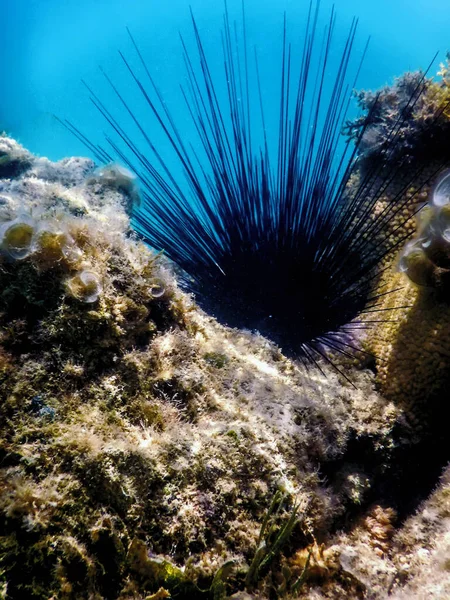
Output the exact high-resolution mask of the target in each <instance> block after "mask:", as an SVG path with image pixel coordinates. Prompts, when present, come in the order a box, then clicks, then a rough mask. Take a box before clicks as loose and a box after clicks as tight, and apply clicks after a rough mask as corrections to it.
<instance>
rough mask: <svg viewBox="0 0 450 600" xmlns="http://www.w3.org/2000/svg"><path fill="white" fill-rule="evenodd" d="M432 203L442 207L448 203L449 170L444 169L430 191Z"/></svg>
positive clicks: (449, 201)
mask: <svg viewBox="0 0 450 600" xmlns="http://www.w3.org/2000/svg"><path fill="white" fill-rule="evenodd" d="M432 198H433V204H434V206H436V207H442V206H445V205H446V204H449V203H450V170H447V171H444V172H443V173H442V175H441V176H440V178H439V179H438V181H437V182H436V184H435V186H434V189H433V192H432Z"/></svg>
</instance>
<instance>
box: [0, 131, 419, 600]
mask: <svg viewBox="0 0 450 600" xmlns="http://www.w3.org/2000/svg"><path fill="white" fill-rule="evenodd" d="M1 139H2V144H3V147H6V148H10V149H11V153H12V155H14V153H16V152H17V147H16V144H15V142H14V141H13V140H10V139H9V138H1ZM27 157H28V159H27V160H29V161H30V166H29V168H28V169H27V170H24V171H22V172H20V173H18V174H17V175H15V176H11V173H9V175H8V178H3V179H0V195H1V197H2V198H5V202H4V204H1V205H0V221H1V227H2V229H1V231H2V246H1V251H0V290H1V291H0V383H1V385H0V420H1V422H2V428H1V432H0V436H1V437H0V457H1V463H0V532H1V533H0V564H1V569H0V586H1V585H2V586H3V589H4V590H5V591H4V594H3V595H4V597H5V598H7V599H16V598H23V597H26V598H30V599H44V598H45V599H48V598H49V597H54V598H64V599H68V600H69V599H77V600H78V599H83V598H86V599H88V598H89V599H94V598H95V599H100V598H108V599H114V598H116V599H120V600H125V599H128V600H131V599H137V598H146V597H148V598H151V597H154V598H164V597H169V595H171V596H170V597H174V598H175V597H176V598H181V599H183V598H187V599H190V598H214V599H217V598H226V597H227V596H232V597H235V598H238V597H241V598H244V597H245V598H255V599H256V598H259V599H263V598H268V597H269V595H270V596H271V597H273V595H274V594H276V596H277V597H280V598H281V597H287V595H288V594H294V592H295V593H297V592H299V593H300V592H301V594H302V597H305V598H316V597H318V596H317V594H318V593H320V590H321V589H323V590H325V591H326V590H329V592H330V594H332V593H334V594H335V595H334V596H329V597H348V598H359V597H362V596H361V594H362V593H363V592H362V590H364V589H365V587H367V586H369V585H371V584H370V582H371V579H370V577H367V578H366V577H365V576H364V574H358V572H357V569H356V568H355V569H354V568H353V567H352V566H351V560H350V558H347V559H345V558H342V560H340V559H339V552H337V550H336V548H338V549H339V548H342V546H343V540H344V538H342V539H340V538H339V535H337V534H336V533H334V532H335V531H336V530H340V528H344V529H345V532H344V533H342V536H344V535H347V536H351V535H352V529H355V531H359V529H358V528H361V527H362V526H361V520H360V519H361V517H360V513H361V512H364V511H368V512H369V513H370V510H371V509H370V506H371V505H372V504H373V502H374V498H377V497H378V496H379V495H380V494H381V495H382V494H383V490H384V482H385V479H386V477H388V476H390V475H389V473H393V474H394V476H396V474H397V473H398V470H399V469H404V468H405V464H407V457H408V452H407V451H408V450H409V448H411V447H413V446H414V444H416V443H417V440H416V437H415V436H416V433H415V432H414V431H412V430H411V427H410V425H409V424H407V423H406V424H405V418H404V417H405V414H404V410H403V408H402V407H401V406H400V405H399V404H396V403H395V402H394V401H393V400H391V399H386V398H384V397H382V396H381V395H380V393H378V392H377V390H376V383H375V375H374V373H373V372H372V371H370V370H368V369H365V368H364V367H363V366H362V365H353V366H349V367H348V370H347V372H346V374H347V376H348V380H346V379H345V378H344V377H342V376H341V375H340V374H339V373H336V372H335V371H334V370H333V368H332V367H331V366H329V365H327V364H326V363H325V362H324V363H323V364H321V369H322V371H320V370H318V369H310V370H305V368H304V367H303V366H302V365H301V364H297V363H296V362H294V361H291V360H288V359H287V358H285V357H284V356H283V355H282V354H281V353H280V351H279V350H278V349H277V348H276V346H275V345H274V344H272V343H270V342H268V341H267V340H266V339H264V338H263V337H261V336H259V335H257V334H252V333H250V332H247V331H238V330H234V329H229V328H225V327H223V326H221V325H219V324H218V323H217V322H216V321H215V320H214V319H212V318H210V317H208V316H207V315H205V313H204V312H202V311H201V310H200V309H199V308H198V307H197V306H196V305H195V303H194V302H193V299H192V298H190V297H189V296H187V295H186V294H184V293H183V292H181V291H180V290H179V288H178V287H177V284H176V280H175V278H174V275H173V274H172V271H171V269H170V266H169V265H168V264H167V262H166V261H165V260H164V258H163V257H162V256H160V255H157V254H155V253H153V252H152V251H151V250H150V249H148V248H147V247H145V246H144V245H143V244H142V243H140V242H139V241H138V240H137V239H135V238H134V237H133V236H132V235H130V231H129V220H128V216H127V214H126V206H127V202H128V201H129V199H128V198H127V197H126V195H127V192H126V191H123V190H122V189H120V186H119V187H117V188H116V187H115V186H110V187H109V188H108V186H104V185H102V186H100V185H93V184H92V180H91V179H90V178H91V177H92V172H93V170H94V165H92V164H91V162H89V161H85V160H84V159H68V160H65V161H60V163H57V164H56V166H54V165H52V163H50V161H47V162H45V161H44V162H45V168H43V164H44V163H43V162H42V161H43V159H39V158H34V157H32V156H31V155H28V154H27ZM56 173H57V175H56ZM46 177H48V179H47V178H46ZM105 225H106V226H105ZM19 226H20V227H19ZM14 227H19V231H17V230H15V229H12V228H14ZM350 381H351V382H352V383H353V385H352V384H351V383H350ZM399 447H401V449H402V451H403V452H404V454H402V455H400V456H402V457H404V458H403V459H402V460H403V462H402V463H399V464H397V459H398V456H399V454H398V448H399ZM405 449H406V450H405ZM380 506H381V499H380ZM394 508H395V507H391V506H384V507H383V509H380V510H378V511H377V510H376V511H375V512H374V513H373V514H372V513H370V514H369V516H370V518H372V519H375V521H376V522H378V521H380V522H383V523H384V524H382V525H380V526H382V527H385V528H386V529H387V530H389V531H388V534H386V539H387V541H386V542H384V541H383V540H384V538H383V536H378V538H377V537H376V535H375V536H374V539H377V540H378V541H377V542H376V544H375V546H376V547H378V548H379V549H381V551H382V552H387V551H388V547H390V546H389V544H390V543H391V540H392V539H393V536H394V531H393V528H394V527H395V520H394V518H393V517H392V518H391V517H390V516H389V515H394V512H395V511H394ZM380 511H381V512H380ZM383 515H384V516H383ZM377 519H378V521H377ZM383 519H384V521H383ZM386 520H387V523H386V522H385V521H386ZM391 521H392V523H393V524H392V523H391ZM373 528H374V529H375V528H376V527H375V525H373ZM331 532H333V534H332V533H331ZM333 536H334V537H333ZM355 536H356V534H355ZM352 539H353V538H352ZM322 544H325V545H324V546H322ZM377 544H378V546H377ZM383 544H385V545H383ZM331 547H333V548H332V549H331V550H330V548H331ZM347 554H348V553H347ZM350 554H351V553H350ZM350 554H348V556H350ZM379 559H380V560H381V561H382V560H383V558H382V557H381V558H380V557H379ZM388 566H389V569H391V566H390V563H389V565H388ZM389 569H388V570H389ZM350 571H352V572H353V571H354V572H353V574H352V573H350ZM24 573H26V576H24ZM373 585H374V590H375V591H376V593H375V591H374V595H373V597H374V598H375V597H376V598H378V597H382V596H380V595H379V594H378V591H377V590H378V589H381V587H380V588H378V587H377V586H378V584H377V583H374V584H373ZM0 589H1V588H0ZM324 593H325V592H324ZM380 593H381V592H380ZM339 594H341V595H340V596H339ZM377 594H378V595H377Z"/></svg>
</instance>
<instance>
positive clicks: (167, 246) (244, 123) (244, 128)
mask: <svg viewBox="0 0 450 600" xmlns="http://www.w3.org/2000/svg"><path fill="white" fill-rule="evenodd" d="M318 8H319V7H318V3H317V4H315V3H313V2H311V4H310V8H309V15H308V18H307V22H306V27H305V32H304V42H303V49H302V51H301V53H300V55H299V56H298V57H297V56H293V53H292V48H291V45H290V44H289V43H288V42H287V35H286V19H284V29H283V40H282V47H281V61H280V87H279V88H278V84H276V86H275V89H276V90H278V89H279V97H280V101H279V108H278V110H279V117H278V135H277V139H278V145H277V147H275V148H273V147H272V145H271V142H270V140H269V139H268V137H269V136H268V135H267V127H266V121H267V115H266V112H267V107H266V102H265V98H264V97H263V96H264V95H263V93H262V91H261V78H260V69H259V64H258V58H257V54H256V51H255V53H254V54H253V53H251V52H250V51H249V48H248V44H247V35H246V23H245V15H244V8H243V9H242V21H241V23H240V26H239V27H238V26H237V25H236V24H235V23H231V22H230V18H229V14H228V10H227V6H226V4H225V13H224V28H223V34H222V41H223V56H224V73H223V76H224V77H225V83H226V92H225V93H224V94H221V93H220V92H219V89H221V86H222V85H223V82H222V83H221V85H220V86H218V85H217V82H216V81H215V77H214V76H213V73H212V72H211V69H210V66H209V63H208V59H207V56H206V52H205V49H204V44H203V42H202V39H201V36H200V33H199V30H198V27H197V23H196V21H195V19H194V17H193V16H192V24H193V32H194V37H195V46H196V52H195V54H196V58H195V59H194V54H193V53H192V52H191V51H190V50H189V49H188V47H187V44H186V43H185V41H184V40H183V39H182V46H183V53H184V59H185V64H186V69H187V78H186V81H187V85H186V86H185V87H182V88H181V89H182V94H183V97H184V101H185V103H186V106H187V108H188V111H189V114H190V117H191V119H192V122H193V124H194V126H195V130H196V133H197V136H198V139H197V140H196V144H197V146H196V149H194V147H193V146H192V145H190V144H188V143H186V141H185V140H184V139H183V136H182V134H181V133H180V131H179V129H178V128H177V125H176V123H175V120H174V118H173V116H172V114H171V112H169V109H168V108H167V105H166V103H165V101H164V99H163V97H162V94H161V93H160V91H159V89H158V87H157V85H156V83H155V81H154V79H153V77H152V75H151V73H150V71H149V69H148V66H147V63H146V62H145V60H144V58H143V56H142V54H141V52H140V50H139V48H138V46H137V44H136V42H135V40H134V38H133V37H132V36H131V33H130V40H131V43H132V45H133V47H134V51H135V52H136V53H137V58H138V60H139V63H140V67H139V69H135V68H133V67H132V66H131V64H130V62H129V60H128V59H127V58H126V57H125V56H124V55H123V54H122V53H120V56H121V59H122V60H123V63H124V65H125V67H126V70H127V72H128V74H129V76H130V78H131V82H132V84H133V85H135V86H136V91H137V92H138V94H140V95H141V98H142V99H143V100H144V102H145V103H146V105H147V108H148V109H149V110H150V112H151V113H152V115H153V116H152V118H156V120H157V122H158V124H159V126H160V127H161V128H162V130H163V132H164V134H165V136H166V137H167V140H168V142H169V143H170V146H171V147H172V150H173V152H174V155H175V157H176V159H177V160H178V161H179V164H180V166H181V167H182V170H183V172H184V177H185V180H184V181H181V180H180V178H178V177H177V176H176V175H175V174H174V172H173V169H171V168H170V167H169V165H168V163H167V161H165V160H164V158H163V157H162V155H161V153H160V151H159V149H158V148H157V147H156V146H155V143H154V141H153V139H152V134H151V133H150V131H149V129H148V128H147V127H146V124H145V123H144V122H142V119H141V118H139V117H138V116H137V113H135V112H134V111H133V109H132V107H131V106H130V104H129V102H127V101H126V100H125V98H124V96H123V95H122V93H121V92H120V90H119V88H118V87H117V86H116V85H115V83H114V82H113V81H112V80H111V79H110V78H109V76H108V75H106V74H105V77H106V79H107V81H108V82H109V84H110V86H111V90H112V91H113V93H114V95H116V96H117V99H118V101H119V104H121V106H122V109H123V110H124V112H125V115H124V116H125V117H126V119H127V120H128V121H130V122H131V123H132V125H133V127H135V128H136V133H137V135H138V136H139V138H140V143H142V140H144V141H145V143H146V145H147V150H146V151H145V152H143V151H141V149H140V146H138V143H137V142H136V141H133V137H132V134H131V133H129V132H128V131H126V130H125V129H124V128H123V127H122V125H121V124H120V118H119V119H117V118H116V117H114V116H113V115H112V113H111V112H110V110H109V109H108V108H107V107H106V105H105V104H104V103H103V102H102V101H101V100H100V98H99V97H98V96H97V95H96V94H95V93H94V92H93V91H92V90H91V89H90V88H88V89H89V92H90V94H91V99H92V101H93V103H94V104H95V106H96V107H97V108H98V110H99V111H100V112H101V113H102V114H103V116H104V117H105V119H106V120H107V121H108V123H109V125H110V126H111V127H112V130H113V132H114V135H115V136H116V137H115V138H113V137H111V136H107V138H106V139H107V141H108V143H109V145H110V147H111V148H112V150H113V153H114V154H115V155H116V156H118V157H120V159H121V160H122V161H123V162H124V163H125V164H126V165H127V166H128V167H129V168H130V169H131V170H133V171H134V172H135V173H136V174H137V176H138V177H139V179H140V183H141V187H142V196H143V202H142V204H141V206H139V207H137V208H136V211H135V215H134V224H135V228H136V229H137V231H138V232H139V233H140V234H141V235H142V236H143V238H144V239H145V240H146V241H147V242H148V243H149V244H150V245H151V246H152V247H154V248H156V249H158V250H163V251H164V252H165V253H166V255H167V256H168V257H169V258H170V259H171V260H173V261H174V262H175V263H176V264H177V265H178V267H179V268H180V269H181V271H182V273H183V275H182V284H184V285H185V287H186V288H187V289H189V290H190V291H192V292H194V294H195V297H196V299H197V301H198V303H199V304H200V305H201V306H202V307H203V308H204V309H205V310H206V311H207V312H208V313H210V314H212V315H214V316H215V317H216V318H217V319H219V320H220V321H221V322H223V323H225V324H227V325H229V326H233V327H239V328H247V329H251V330H258V331H259V332H261V333H262V334H263V335H265V336H267V337H268V338H270V339H271V340H273V341H275V342H276V343H277V344H279V345H280V347H281V348H282V349H283V351H284V352H287V353H288V354H291V355H297V356H299V357H300V358H302V359H303V360H313V361H315V360H316V359H317V358H318V356H319V355H321V356H324V357H325V359H327V356H326V352H325V350H326V349H331V350H333V351H339V352H343V353H347V352H350V353H351V352H352V351H353V350H354V349H355V346H354V341H352V337H351V334H352V332H353V331H354V329H360V328H362V327H364V322H365V319H364V313H365V311H374V310H376V305H377V300H378V296H377V295H376V294H374V292H373V283H374V281H375V279H376V277H377V275H378V272H379V269H380V267H379V265H380V261H381V260H382V259H383V257H384V256H385V255H386V253H387V252H388V251H390V250H392V244H391V246H389V244H387V245H386V243H380V235H381V236H382V233H383V227H384V225H385V224H386V223H387V222H388V221H389V219H391V218H392V216H393V214H396V213H398V212H399V210H400V209H401V207H399V204H398V201H399V198H400V197H401V194H402V193H403V191H405V190H406V189H407V188H408V187H409V185H410V184H411V180H412V178H413V176H415V175H416V174H414V175H411V178H410V179H409V180H406V181H405V182H404V187H403V188H402V190H401V191H400V193H399V194H398V196H397V197H396V198H394V199H393V201H392V203H391V205H389V206H388V207H387V209H385V210H384V211H383V212H382V213H381V214H380V215H378V216H377V217H373V210H372V209H373V207H374V205H375V203H376V202H377V200H378V199H379V198H380V196H381V195H382V194H383V192H384V190H385V189H386V187H387V185H388V184H389V182H391V181H392V180H393V179H394V178H395V176H396V172H398V170H399V169H400V166H399V165H398V164H397V165H396V166H395V168H394V167H390V166H389V164H390V163H389V157H390V152H391V150H392V149H393V148H394V147H395V144H396V142H397V135H398V130H399V129H400V126H401V119H402V117H401V116H400V117H399V120H398V122H397V123H396V124H395V125H394V127H393V128H392V131H391V132H390V133H389V135H388V140H387V143H386V147H385V150H384V156H383V158H382V160H381V161H378V162H377V163H376V165H374V167H373V169H372V170H370V169H369V170H368V171H366V172H365V173H364V175H360V176H358V177H357V176H356V175H355V173H356V163H357V160H356V157H357V152H358V146H359V142H360V140H361V138H362V136H363V135H364V132H365V128H364V127H362V128H361V131H360V135H359V137H358V138H357V139H356V142H353V141H349V140H348V141H347V142H345V143H344V142H343V141H342V138H341V131H342V127H343V124H344V122H345V119H346V116H347V110H348V106H349V103H350V99H351V95H352V89H353V87H354V84H355V81H354V80H352V81H350V82H349V81H348V79H349V72H350V69H349V65H350V60H351V56H352V47H353V45H354V39H355V30H356V25H357V21H356V20H353V22H352V24H351V26H350V29H349V32H348V36H347V39H346V43H345V45H344V48H343V50H342V53H341V55H340V59H339V61H338V64H337V67H336V68H335V69H334V68H332V67H331V66H330V62H332V61H331V55H332V52H334V50H333V45H332V39H333V30H334V28H335V14H334V11H333V12H332V13H331V16H330V19H329V22H328V26H327V28H326V30H325V32H324V34H323V36H322V37H321V36H319V35H318V33H317V29H318ZM238 29H240V30H241V34H240V35H238V33H237V32H238ZM294 64H295V65H296V66H295V67H294ZM358 70H359V69H355V71H358ZM138 71H141V74H139V75H138ZM141 75H142V76H141ZM250 81H251V82H252V83H250ZM330 81H331V82H332V85H330ZM423 81H424V78H422V79H421V80H419V82H418V84H417V86H416V88H415V89H414V90H413V92H412V94H411V98H410V100H409V103H408V107H407V108H408V110H409V112H411V109H412V107H413V106H414V103H415V102H416V101H417V99H418V97H419V96H420V94H421V92H422V83H423ZM256 112H257V113H258V114H257V118H256V117H255V114H256ZM256 122H257V124H256V125H255V123H256ZM367 122H368V123H369V122H370V114H369V115H368V119H367ZM65 124H66V126H68V127H69V128H70V129H71V130H72V131H73V132H74V133H75V134H76V135H78V136H79V137H80V138H81V139H82V140H83V141H84V142H85V143H86V144H87V145H88V146H89V148H90V149H91V151H92V152H93V153H94V154H95V155H96V156H97V158H98V159H99V160H101V161H102V162H108V161H111V160H113V156H112V154H110V153H109V152H108V151H107V150H105V149H104V148H103V147H102V146H99V145H96V144H93V143H91V142H90V141H89V140H88V139H86V138H85V137H84V136H83V134H82V133H81V132H80V131H79V130H78V129H76V128H75V127H74V126H73V125H71V124H70V123H69V122H67V121H66V122H65ZM275 145H276V144H275ZM351 178H353V179H354V180H355V179H356V181H352V185H350V179H351ZM384 241H386V240H384ZM355 319H356V321H355Z"/></svg>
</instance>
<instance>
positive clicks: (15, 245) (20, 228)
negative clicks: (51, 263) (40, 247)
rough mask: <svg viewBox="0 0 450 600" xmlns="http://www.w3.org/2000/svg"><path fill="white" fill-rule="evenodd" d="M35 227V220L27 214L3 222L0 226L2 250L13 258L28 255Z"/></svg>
mask: <svg viewBox="0 0 450 600" xmlns="http://www.w3.org/2000/svg"><path fill="white" fill-rule="evenodd" d="M35 227H36V224H35V221H34V220H33V219H32V218H31V217H29V216H27V215H22V216H20V217H17V218H16V219H13V220H12V221H7V222H6V223H4V224H3V225H2V226H1V227H0V243H1V248H2V250H3V251H4V252H5V253H6V254H8V255H9V256H10V257H11V258H15V259H23V258H26V257H27V256H29V255H30V254H31V252H32V241H33V236H34V233H35Z"/></svg>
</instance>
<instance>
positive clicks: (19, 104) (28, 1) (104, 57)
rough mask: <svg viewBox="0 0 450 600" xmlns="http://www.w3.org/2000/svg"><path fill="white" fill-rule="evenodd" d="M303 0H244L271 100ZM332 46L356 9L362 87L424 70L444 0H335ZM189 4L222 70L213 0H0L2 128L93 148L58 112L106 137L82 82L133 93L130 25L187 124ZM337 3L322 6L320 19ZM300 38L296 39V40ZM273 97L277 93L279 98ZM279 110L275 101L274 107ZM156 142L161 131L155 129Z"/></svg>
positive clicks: (447, 45) (67, 151)
mask: <svg viewBox="0 0 450 600" xmlns="http://www.w3.org/2000/svg"><path fill="white" fill-rule="evenodd" d="M307 4H308V3H307V2H306V0H302V1H299V0H246V3H245V5H246V14H247V24H248V42H249V46H250V47H252V46H256V47H257V50H258V56H259V60H260V64H261V65H262V70H264V71H265V72H266V83H264V84H263V92H264V95H265V96H266V98H267V97H268V99H269V100H268V101H269V102H270V96H271V94H270V85H269V83H268V82H270V81H272V80H273V79H274V78H276V76H277V74H278V71H279V68H278V65H279V60H280V43H281V28H282V18H283V11H284V10H286V11H287V16H288V23H289V37H290V38H291V39H292V40H293V44H294V61H293V62H294V63H295V49H296V48H298V47H299V46H298V42H299V41H300V39H301V35H302V32H303V27H304V19H305V15H306V11H307ZM334 4H335V6H336V10H337V15H338V20H337V27H336V47H337V48H338V47H339V44H340V43H341V44H342V42H343V40H344V39H345V35H346V33H347V30H348V27H349V24H350V20H351V17H352V16H353V15H356V16H358V17H359V29H358V36H357V44H356V48H355V56H356V57H357V56H358V55H359V54H360V53H361V52H362V49H363V47H364V44H365V41H366V39H367V37H368V36H369V35H370V36H371V43H370V48H369V53H368V55H367V58H366V60H365V63H364V67H363V70H362V72H361V76H360V78H359V85H358V87H362V88H372V89H375V88H377V87H379V86H381V85H383V84H386V83H390V82H392V79H393V77H394V76H396V75H400V74H401V73H403V72H404V71H406V70H415V69H418V68H426V67H427V66H428V63H429V62H430V60H431V58H432V57H433V55H434V54H435V52H436V51H439V52H440V54H439V57H438V59H437V61H436V63H435V65H434V67H433V69H432V72H436V71H437V70H438V64H439V60H443V59H444V56H445V52H446V50H447V49H450V11H449V10H448V0H427V1H425V0H408V1H407V0H376V1H375V0H374V1H371V2H369V1H366V2H361V0H336V1H335V3H334ZM189 5H191V6H192V9H193V11H194V13H195V16H196V19H197V22H198V25H199V29H200V30H201V32H202V36H203V40H204V43H205V47H206V50H207V53H208V56H209V58H210V62H211V68H212V70H213V72H214V73H215V74H217V73H219V80H220V75H221V70H222V55H221V47H220V33H219V31H220V27H221V22H222V8H223V5H222V2H221V1H220V0H218V1H214V2H213V1H211V0H210V1H207V0H153V1H149V0H128V1H127V2H124V1H123V0H0V23H2V52H1V59H0V78H1V79H0V80H1V82H2V86H1V88H2V93H1V95H0V129H5V130H7V131H8V133H10V134H11V135H13V136H14V137H16V138H18V139H19V140H20V141H21V142H22V143H23V144H24V145H25V146H26V147H27V148H29V149H30V150H32V151H33V152H35V153H38V154H40V155H45V156H48V157H50V158H52V159H59V158H62V157H64V156H69V155H76V154H81V155H86V154H89V153H88V151H87V150H86V148H85V147H84V146H83V145H82V144H81V143H80V142H79V141H78V140H77V139H75V138H74V137H73V136H72V135H71V134H70V133H68V132H67V131H66V130H64V128H62V127H61V126H60V125H59V124H58V123H57V122H56V121H55V120H54V118H53V116H52V115H53V114H57V115H58V116H60V117H61V118H68V119H70V120H71V121H72V122H74V123H75V124H76V125H77V126H79V127H80V128H81V129H82V130H83V132H84V133H86V134H87V135H88V136H89V137H92V138H93V139H95V140H97V141H98V140H100V139H101V135H102V131H103V130H104V129H105V127H104V123H103V121H102V120H101V118H100V117H99V116H98V115H97V114H96V112H95V110H94V109H93V107H92V106H91V104H90V102H89V99H88V94H87V92H86V90H85V88H84V87H83V86H82V84H81V83H80V80H81V79H85V80H86V81H87V82H88V83H89V84H90V85H92V87H93V88H94V89H95V90H96V91H99V93H100V94H101V95H102V98H103V99H106V100H108V101H109V100H111V101H112V102H113V106H114V99H113V98H112V97H111V95H112V94H111V91H110V90H109V89H108V88H107V86H106V85H105V83H104V81H103V79H102V76H101V74H100V71H99V69H98V67H99V65H102V66H103V67H104V68H105V70H106V71H107V72H108V73H109V74H111V75H112V76H113V77H114V79H115V81H117V82H118V83H120V84H121V85H122V86H123V87H124V88H125V89H129V90H130V91H129V93H130V94H131V96H132V94H133V92H132V91H131V88H130V87H129V84H128V83H127V82H128V80H127V79H126V73H125V72H124V68H123V65H122V64H121V63H120V59H119V57H118V54H117V50H118V49H122V50H125V51H126V52H127V54H129V53H130V43H129V40H128V38H127V34H126V31H125V25H128V27H129V28H130V29H131V30H132V32H133V34H134V36H135V38H136V39H137V40H138V42H139V45H140V47H141V49H142V52H143V54H144V55H145V56H146V58H147V60H148V63H149V66H150V69H151V71H152V74H154V76H155V79H156V81H157V83H158V85H159V87H160V89H161V92H162V93H163V95H164V98H165V99H166V100H167V102H168V104H169V105H170V107H171V110H172V112H173V113H174V115H175V116H176V117H177V118H178V119H179V122H180V128H181V129H182V130H183V127H185V128H186V131H187V132H189V131H190V125H189V124H187V121H188V119H187V117H186V114H185V111H184V109H183V107H182V106H183V105H182V100H181V96H180V91H179V84H180V83H183V81H184V79H185V69H184V64H183V60H182V54H181V51H180V40H179V36H178V32H179V31H181V32H182V33H183V35H184V36H185V38H186V41H187V42H188V44H189V43H192V28H191V23H190V16H189ZM228 5H229V10H230V14H231V16H232V17H233V18H234V17H236V18H239V15H240V0H229V2H228ZM331 5H332V2H331V1H329V0H323V1H322V4H321V15H322V17H321V18H322V21H321V22H322V23H325V21H326V20H327V18H328V15H329V11H330V7H331ZM296 44H297V46H296ZM274 102H275V98H274ZM274 109H276V107H275V105H274ZM152 133H153V135H154V139H155V141H156V143H157V144H158V140H159V139H160V140H161V144H162V145H163V144H165V143H166V141H165V140H164V136H162V134H161V132H159V131H157V129H154V130H152Z"/></svg>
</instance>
